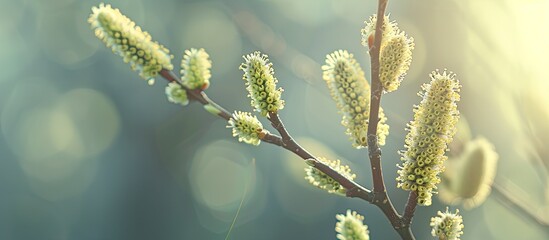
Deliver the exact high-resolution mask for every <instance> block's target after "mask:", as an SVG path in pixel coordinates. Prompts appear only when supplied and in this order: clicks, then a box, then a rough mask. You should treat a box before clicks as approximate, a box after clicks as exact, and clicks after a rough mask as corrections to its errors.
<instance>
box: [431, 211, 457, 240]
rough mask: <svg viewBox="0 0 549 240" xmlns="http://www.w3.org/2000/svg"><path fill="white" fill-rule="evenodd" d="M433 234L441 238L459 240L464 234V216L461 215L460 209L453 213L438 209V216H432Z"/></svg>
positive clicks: (441, 239)
mask: <svg viewBox="0 0 549 240" xmlns="http://www.w3.org/2000/svg"><path fill="white" fill-rule="evenodd" d="M431 227H432V231H431V235H433V237H437V238H438V239H440V240H459V239H460V238H459V237H460V236H461V235H462V234H463V227H464V226H463V218H462V217H461V215H459V209H456V212H455V213H451V212H449V211H448V208H446V212H441V211H438V213H437V216H435V217H432V218H431Z"/></svg>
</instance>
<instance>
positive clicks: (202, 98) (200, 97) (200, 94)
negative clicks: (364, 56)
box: [160, 69, 232, 121]
mask: <svg viewBox="0 0 549 240" xmlns="http://www.w3.org/2000/svg"><path fill="white" fill-rule="evenodd" d="M160 76H162V77H163V78H164V79H166V80H168V81H169V82H176V83H177V84H179V85H180V86H181V87H182V88H184V89H185V91H187V95H188V96H189V100H195V101H198V102H200V103H201V104H202V105H204V106H206V105H210V106H212V107H214V108H216V109H217V110H218V112H219V113H218V114H217V115H218V116H220V117H222V118H223V119H225V120H227V121H229V119H231V116H232V115H231V113H229V111H227V110H226V109H224V108H222V107H221V106H219V105H218V104H217V103H215V102H214V101H212V100H211V99H210V98H208V95H206V93H204V91H202V90H200V89H195V90H192V89H188V88H187V87H185V86H183V84H181V83H180V82H179V81H177V79H179V78H178V77H177V76H176V75H175V73H174V72H172V71H169V70H166V69H162V71H160Z"/></svg>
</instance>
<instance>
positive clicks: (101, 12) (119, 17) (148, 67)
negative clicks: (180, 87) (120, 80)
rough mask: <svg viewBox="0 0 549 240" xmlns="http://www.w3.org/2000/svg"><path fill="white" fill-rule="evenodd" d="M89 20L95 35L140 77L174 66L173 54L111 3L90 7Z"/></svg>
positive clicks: (152, 76) (151, 75)
mask: <svg viewBox="0 0 549 240" xmlns="http://www.w3.org/2000/svg"><path fill="white" fill-rule="evenodd" d="M88 22H89V23H90V24H91V27H92V29H94V30H95V35H96V36H97V37H98V38H99V39H101V41H103V42H104V43H105V45H107V47H110V48H111V49H112V51H113V53H115V54H116V55H119V56H121V57H122V58H123V59H124V62H126V63H130V66H131V68H132V70H136V71H138V72H139V76H141V77H142V78H143V79H145V80H153V79H154V77H156V76H157V75H158V74H159V73H160V71H161V70H162V69H166V70H172V69H173V65H172V63H171V59H172V58H173V56H172V55H170V52H169V51H168V49H166V48H165V47H164V46H162V45H160V44H159V43H158V42H155V41H153V40H152V38H151V35H149V33H147V32H145V31H142V30H141V28H140V27H139V26H136V25H135V23H134V22H133V21H132V20H130V19H129V18H128V17H126V16H124V15H123V14H122V13H121V12H120V10H118V9H116V8H112V7H111V5H109V4H107V5H105V4H103V3H102V4H100V5H99V7H93V8H92V14H91V15H90V17H89V19H88Z"/></svg>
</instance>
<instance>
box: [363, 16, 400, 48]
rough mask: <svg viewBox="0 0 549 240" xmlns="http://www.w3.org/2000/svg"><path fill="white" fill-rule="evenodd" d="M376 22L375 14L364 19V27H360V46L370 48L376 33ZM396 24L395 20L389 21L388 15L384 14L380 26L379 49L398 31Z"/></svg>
mask: <svg viewBox="0 0 549 240" xmlns="http://www.w3.org/2000/svg"><path fill="white" fill-rule="evenodd" d="M376 23H377V14H374V15H372V16H370V18H369V19H368V20H367V21H364V24H365V26H364V28H362V29H361V31H360V32H361V35H362V46H365V47H367V48H368V49H370V48H371V47H372V46H373V44H374V39H375V34H376ZM398 32H399V30H398V26H397V24H396V22H394V21H393V22H391V20H389V16H388V15H385V16H384V18H383V26H382V28H381V36H382V37H381V49H383V47H385V45H387V43H388V42H389V40H390V39H391V38H392V37H393V35H395V34H396V33H398Z"/></svg>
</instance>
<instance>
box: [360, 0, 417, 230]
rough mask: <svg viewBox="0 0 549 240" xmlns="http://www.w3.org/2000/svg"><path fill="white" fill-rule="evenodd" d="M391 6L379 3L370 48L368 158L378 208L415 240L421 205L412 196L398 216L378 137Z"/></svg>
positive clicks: (384, 2)
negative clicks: (383, 48)
mask: <svg viewBox="0 0 549 240" xmlns="http://www.w3.org/2000/svg"><path fill="white" fill-rule="evenodd" d="M387 3H388V0H379V2H378V9H377V21H376V29H375V35H374V36H375V38H374V44H373V45H372V47H371V48H370V49H369V53H370V62H371V79H372V83H371V85H372V88H371V89H372V90H371V93H370V118H369V120H368V156H369V159H370V166H371V168H372V181H373V185H374V188H373V195H374V204H376V205H378V204H379V205H378V207H380V208H381V210H382V211H383V213H384V214H385V215H386V216H387V218H388V219H389V221H390V222H391V225H392V226H393V228H394V229H395V230H396V231H397V232H398V233H399V235H400V236H401V237H402V239H415V237H414V235H413V233H412V231H411V228H410V222H411V219H412V216H413V214H414V211H415V206H416V203H417V200H415V201H414V199H415V197H414V196H415V194H411V195H410V196H411V198H409V199H408V200H409V201H408V204H407V205H406V211H405V217H401V216H400V215H399V214H398V213H397V211H396V209H395V207H394V206H393V203H392V202H391V199H390V198H389V195H387V191H386V189H385V180H384V179H383V171H382V169H381V149H380V147H379V144H378V138H377V126H378V123H379V110H380V104H381V95H382V93H383V87H382V85H381V82H380V80H379V72H380V70H379V69H380V62H379V55H380V51H381V40H382V36H383V32H382V26H383V20H384V16H385V9H386V8H387ZM410 200H411V201H410Z"/></svg>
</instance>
